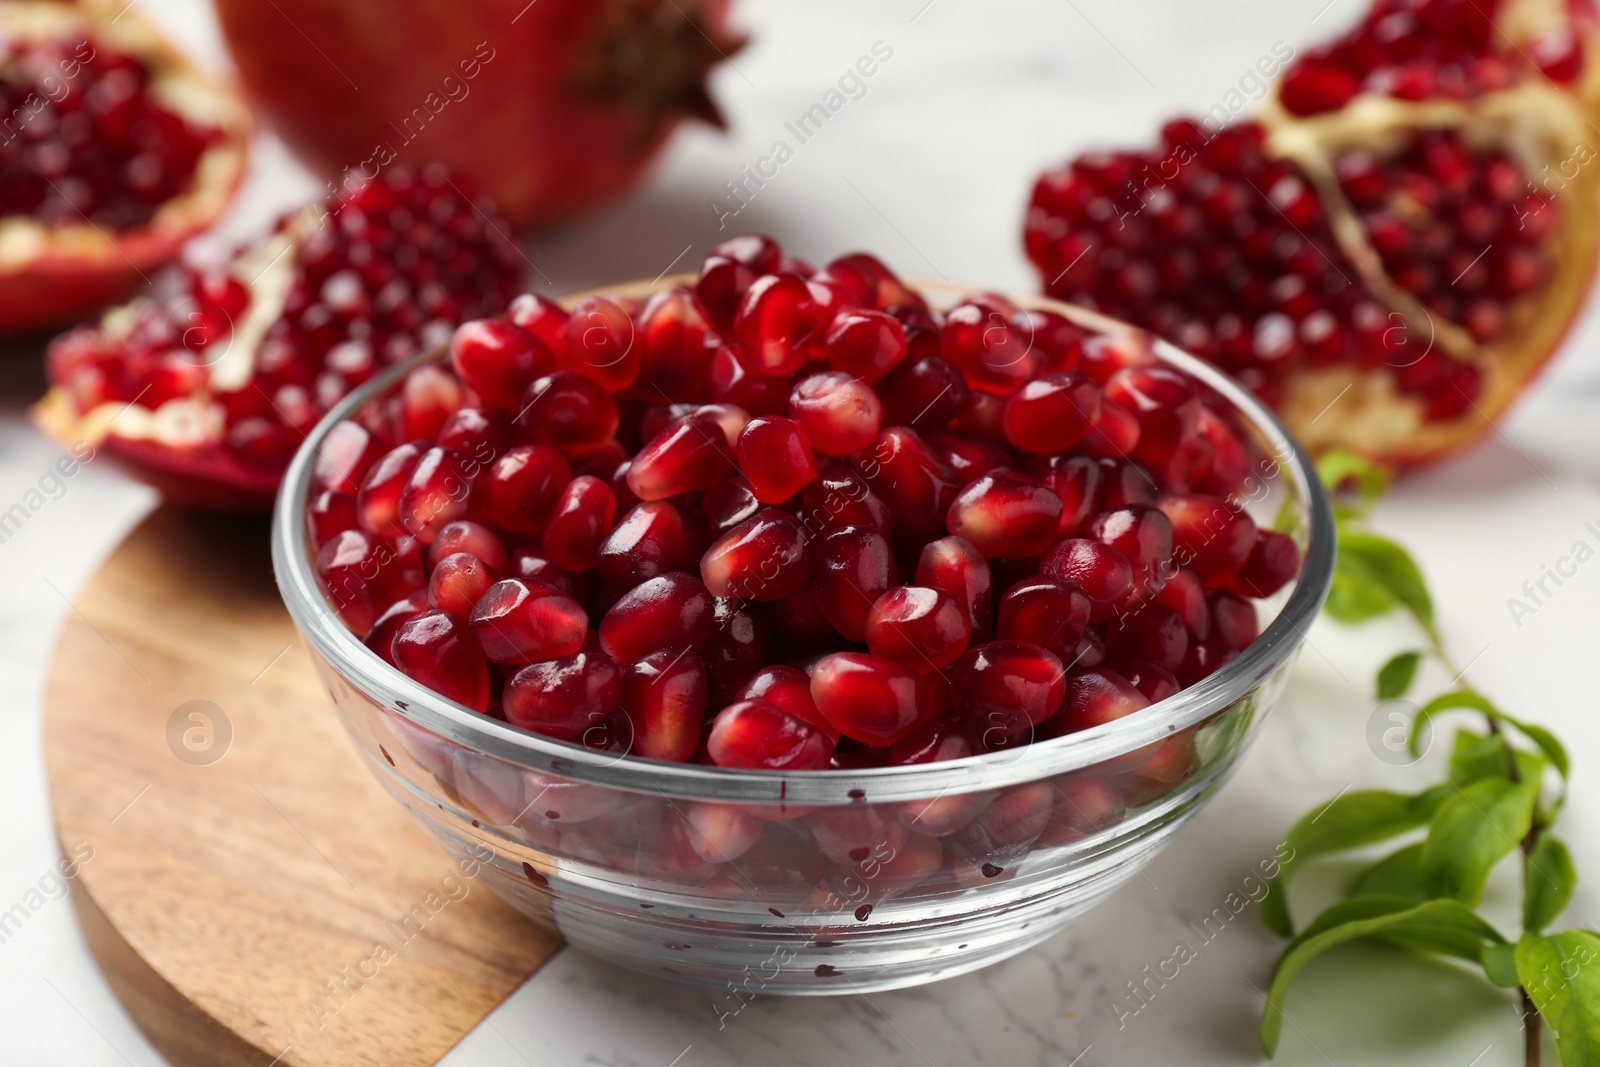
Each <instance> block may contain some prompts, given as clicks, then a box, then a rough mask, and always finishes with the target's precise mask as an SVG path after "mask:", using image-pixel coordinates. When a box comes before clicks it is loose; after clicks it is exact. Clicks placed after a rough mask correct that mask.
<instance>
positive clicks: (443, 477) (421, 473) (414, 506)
mask: <svg viewBox="0 0 1600 1067" xmlns="http://www.w3.org/2000/svg"><path fill="white" fill-rule="evenodd" d="M481 469H482V468H481V467H479V466H478V464H477V463H476V462H475V461H474V460H472V459H469V458H468V457H466V456H463V455H462V454H461V453H459V452H456V451H453V450H451V449H448V448H430V449H428V450H427V451H426V452H424V453H423V454H422V458H421V459H419V460H417V466H416V468H415V469H414V470H413V471H412V472H411V480H410V481H408V482H407V483H406V487H405V489H404V491H402V492H401V494H400V506H399V509H398V512H397V514H396V521H398V522H399V524H400V525H401V526H402V527H404V528H405V530H406V532H408V533H409V534H411V535H412V536H413V537H415V538H416V539H417V540H419V541H421V542H422V543H423V544H431V543H432V542H433V540H434V538H436V537H438V536H439V531H440V530H442V529H444V528H445V527H446V526H448V525H449V524H450V523H452V522H454V521H455V520H457V519H459V518H462V517H463V516H464V515H466V513H467V508H468V505H469V503H470V498H471V495H472V486H473V480H474V478H475V477H476V474H477V472H478V471H479V470H481Z"/></svg>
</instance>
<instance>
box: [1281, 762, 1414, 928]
mask: <svg viewBox="0 0 1600 1067" xmlns="http://www.w3.org/2000/svg"><path fill="white" fill-rule="evenodd" d="M1424 796H1427V794H1424ZM1432 813H1433V802H1432V801H1431V800H1423V798H1422V797H1416V796H1411V795H1410V794H1407V793H1391V792H1388V791H1387V790H1382V789H1360V790H1355V791H1353V792H1349V793H1341V794H1340V795H1339V796H1336V797H1334V798H1333V799H1332V800H1331V801H1329V802H1328V803H1327V804H1325V805H1323V806H1322V807H1321V808H1320V809H1318V810H1317V811H1314V812H1311V813H1310V814H1308V815H1306V816H1305V817H1304V818H1302V819H1301V820H1300V821H1299V822H1297V823H1295V825H1294V827H1293V829H1291V830H1290V831H1289V833H1288V835H1287V836H1285V837H1284V843H1283V847H1282V848H1280V849H1279V863H1278V873H1277V876H1276V877H1275V878H1273V879H1272V880H1271V881H1270V882H1269V887H1268V892H1267V895H1266V897H1265V898H1264V899H1263V900H1262V901H1261V921H1262V922H1264V923H1265V924H1266V925H1267V929H1269V930H1271V931H1273V932H1274V933H1276V934H1278V935H1279V936H1280V937H1289V936H1291V935H1292V934H1293V933H1294V920H1293V918H1292V917H1291V916H1290V914H1289V896H1288V893H1289V878H1290V875H1291V874H1293V872H1294V870H1295V868H1296V867H1298V866H1299V864H1301V863H1303V862H1305V861H1306V860H1308V859H1311V858H1312V857H1314V856H1318V855H1322V854H1324V853H1328V852H1342V851H1344V850H1345V849H1351V848H1360V847H1362V846H1363V845H1373V844H1377V843H1378V842H1379V841H1387V840H1389V839H1390V838H1392V837H1397V836H1399V835H1400V834H1403V833H1405V832H1406V831H1407V830H1414V829H1416V828H1417V827H1419V826H1422V825H1424V824H1425V823H1426V822H1427V821H1428V819H1429V817H1430V816H1431V815H1432Z"/></svg>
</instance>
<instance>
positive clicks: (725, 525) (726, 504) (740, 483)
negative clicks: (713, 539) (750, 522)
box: [700, 474, 761, 533]
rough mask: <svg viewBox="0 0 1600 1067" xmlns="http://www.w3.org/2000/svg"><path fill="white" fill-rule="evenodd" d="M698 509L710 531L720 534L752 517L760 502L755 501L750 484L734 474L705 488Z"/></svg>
mask: <svg viewBox="0 0 1600 1067" xmlns="http://www.w3.org/2000/svg"><path fill="white" fill-rule="evenodd" d="M700 507H701V510H703V511H704V512H705V516H706V518H707V519H708V520H709V521H710V523H711V527H712V529H713V530H714V531H716V532H717V533H722V532H723V531H724V530H731V529H733V528H734V527H735V526H737V525H739V524H740V523H741V522H744V521H745V520H746V519H748V518H751V517H753V516H754V515H755V513H756V512H758V511H760V510H761V501H759V500H757V499H756V494H755V491H754V490H753V489H751V488H750V483H749V482H747V481H745V480H744V479H743V478H742V477H740V476H739V475H737V474H736V475H733V476H732V477H729V478H724V479H723V480H722V481H720V482H718V483H717V484H716V485H713V486H709V487H707V489H706V491H705V493H704V495H703V496H701V498H700Z"/></svg>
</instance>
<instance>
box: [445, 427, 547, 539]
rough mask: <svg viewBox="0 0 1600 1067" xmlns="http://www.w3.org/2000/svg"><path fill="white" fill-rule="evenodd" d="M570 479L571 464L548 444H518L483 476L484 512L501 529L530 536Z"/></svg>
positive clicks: (538, 529)
mask: <svg viewBox="0 0 1600 1067" xmlns="http://www.w3.org/2000/svg"><path fill="white" fill-rule="evenodd" d="M418 469H419V470H420V468H418ZM571 481H572V468H571V467H569V466H568V465H567V460H566V458H565V457H564V456H562V455H561V453H560V452H557V451H556V450H555V449H554V448H551V447H550V446H548V445H518V446H517V447H516V448H513V449H511V450H510V451H508V452H507V453H506V454H505V455H503V456H501V457H500V458H499V459H497V460H495V462H494V465H493V466H491V467H490V468H489V470H488V473H486V474H485V475H484V477H483V482H482V490H483V509H484V514H485V515H486V516H487V517H488V519H489V521H490V522H492V523H494V524H495V525H496V526H498V527H500V528H501V529H503V530H509V531H510V532H512V533H517V534H525V535H527V536H529V537H531V536H533V535H535V534H538V533H540V532H541V531H543V530H544V528H545V527H546V526H547V525H549V523H550V518H551V516H552V515H553V514H555V510H556V505H557V504H558V503H559V501H560V500H561V494H562V493H563V491H565V489H566V488H567V485H568V484H569V483H570V482H571Z"/></svg>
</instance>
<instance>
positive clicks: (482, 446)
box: [439, 408, 511, 464]
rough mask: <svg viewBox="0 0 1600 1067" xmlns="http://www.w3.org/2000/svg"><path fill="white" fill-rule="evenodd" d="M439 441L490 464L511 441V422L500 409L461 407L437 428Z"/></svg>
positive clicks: (480, 461)
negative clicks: (497, 410) (489, 410)
mask: <svg viewBox="0 0 1600 1067" xmlns="http://www.w3.org/2000/svg"><path fill="white" fill-rule="evenodd" d="M439 444H440V445H441V446H443V447H445V448H453V449H455V450H456V451H457V452H460V453H461V454H462V455H464V456H470V457H471V458H472V459H475V460H477V461H478V462H479V463H485V464H486V463H490V462H492V461H493V460H494V458H495V457H496V456H499V455H502V454H504V453H505V450H506V449H507V448H508V447H510V444H511V423H510V421H509V420H508V419H507V418H506V416H505V415H504V414H502V413H500V412H488V411H485V410H483V409H482V408H462V409H461V410H459V411H457V412H456V413H455V414H454V415H451V416H450V417H449V418H448V419H446V420H445V422H444V425H443V426H441V427H439Z"/></svg>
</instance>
